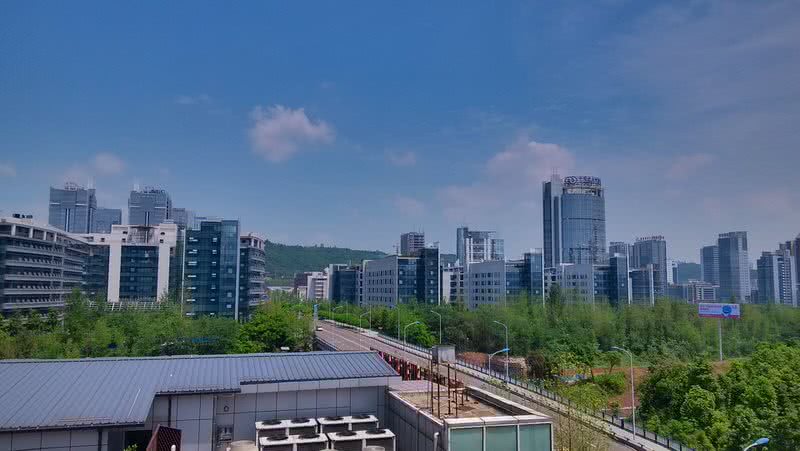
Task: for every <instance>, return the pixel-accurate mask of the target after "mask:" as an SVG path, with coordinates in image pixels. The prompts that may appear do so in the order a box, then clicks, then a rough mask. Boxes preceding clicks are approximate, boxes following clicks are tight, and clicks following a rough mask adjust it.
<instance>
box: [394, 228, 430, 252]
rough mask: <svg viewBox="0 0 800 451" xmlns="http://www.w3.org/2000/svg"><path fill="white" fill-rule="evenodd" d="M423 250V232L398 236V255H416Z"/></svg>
mask: <svg viewBox="0 0 800 451" xmlns="http://www.w3.org/2000/svg"><path fill="white" fill-rule="evenodd" d="M424 248H425V233H424V232H408V233H404V234H402V235H400V255H408V256H411V255H416V253H417V252H419V251H420V250H422V249H424Z"/></svg>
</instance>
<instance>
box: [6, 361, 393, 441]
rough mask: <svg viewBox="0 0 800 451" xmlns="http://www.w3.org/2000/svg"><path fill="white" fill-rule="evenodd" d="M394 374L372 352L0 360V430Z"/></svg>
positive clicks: (69, 424) (140, 415)
mask: <svg viewBox="0 0 800 451" xmlns="http://www.w3.org/2000/svg"><path fill="white" fill-rule="evenodd" d="M388 376H397V373H396V372H395V371H394V370H393V369H392V368H391V367H390V366H389V364H387V363H386V362H385V361H384V360H383V359H382V358H381V357H380V356H378V354H377V353H375V352H307V353H283V354H243V355H215V356H170V357H142V358H125V357H123V358H99V359H77V360H4V361H0V431H8V430H26V429H57V428H59V429H60V428H78V427H98V426H111V425H128V424H142V423H144V422H145V421H146V419H147V415H148V414H149V413H150V406H151V404H152V402H153V398H154V396H155V395H158V394H181V393H183V394H187V393H220V392H239V391H241V384H243V383H279V382H301V381H318V380H332V379H358V378H367V377H388Z"/></svg>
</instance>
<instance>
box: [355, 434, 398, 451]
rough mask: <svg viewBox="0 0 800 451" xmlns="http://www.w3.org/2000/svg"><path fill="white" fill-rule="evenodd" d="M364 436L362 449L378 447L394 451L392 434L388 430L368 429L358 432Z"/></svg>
mask: <svg viewBox="0 0 800 451" xmlns="http://www.w3.org/2000/svg"><path fill="white" fill-rule="evenodd" d="M359 434H363V435H364V447H365V448H366V447H367V446H380V447H382V448H383V449H384V450H386V451H395V438H394V433H393V432H392V431H390V430H388V429H370V430H368V431H363V432H359Z"/></svg>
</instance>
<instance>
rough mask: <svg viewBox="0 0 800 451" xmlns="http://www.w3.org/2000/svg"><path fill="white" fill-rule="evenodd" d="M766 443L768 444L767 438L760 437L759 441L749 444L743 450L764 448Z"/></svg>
mask: <svg viewBox="0 0 800 451" xmlns="http://www.w3.org/2000/svg"><path fill="white" fill-rule="evenodd" d="M767 443H769V438H767V437H761V438H760V439H758V440H756V441H754V442H753V443H751V444H750V445H749V446H748V447H747V448H745V449H744V451H747V450H748V449H750V448H755V447H756V446H764V445H766V444H767Z"/></svg>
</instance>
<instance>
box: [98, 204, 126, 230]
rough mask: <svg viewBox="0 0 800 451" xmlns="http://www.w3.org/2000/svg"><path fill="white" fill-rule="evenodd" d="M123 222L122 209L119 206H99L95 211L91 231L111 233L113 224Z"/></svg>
mask: <svg viewBox="0 0 800 451" xmlns="http://www.w3.org/2000/svg"><path fill="white" fill-rule="evenodd" d="M121 224H122V210H121V209H119V208H102V207H101V208H98V209H97V210H95V212H94V222H93V225H92V230H91V233H111V226H112V225H121Z"/></svg>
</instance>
